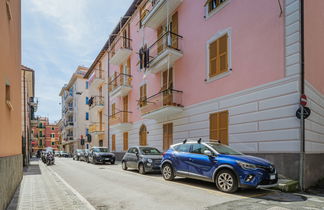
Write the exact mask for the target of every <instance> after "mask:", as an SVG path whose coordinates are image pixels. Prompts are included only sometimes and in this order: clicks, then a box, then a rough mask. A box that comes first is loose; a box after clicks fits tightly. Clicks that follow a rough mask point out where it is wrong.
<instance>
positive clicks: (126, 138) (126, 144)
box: [123, 132, 128, 151]
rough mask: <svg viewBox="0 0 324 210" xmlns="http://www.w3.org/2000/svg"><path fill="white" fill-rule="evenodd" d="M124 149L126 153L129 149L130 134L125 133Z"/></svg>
mask: <svg viewBox="0 0 324 210" xmlns="http://www.w3.org/2000/svg"><path fill="white" fill-rule="evenodd" d="M123 149H124V151H126V150H127V149H128V132H125V133H123Z"/></svg>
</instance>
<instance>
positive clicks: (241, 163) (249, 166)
mask: <svg viewBox="0 0 324 210" xmlns="http://www.w3.org/2000/svg"><path fill="white" fill-rule="evenodd" d="M236 162H237V164H239V166H241V168H243V169H256V166H255V165H254V164H251V163H246V162H242V161H239V160H237V161H236Z"/></svg>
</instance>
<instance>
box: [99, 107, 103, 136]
mask: <svg viewBox="0 0 324 210" xmlns="http://www.w3.org/2000/svg"><path fill="white" fill-rule="evenodd" d="M99 131H103V126H102V111H100V112H99Z"/></svg>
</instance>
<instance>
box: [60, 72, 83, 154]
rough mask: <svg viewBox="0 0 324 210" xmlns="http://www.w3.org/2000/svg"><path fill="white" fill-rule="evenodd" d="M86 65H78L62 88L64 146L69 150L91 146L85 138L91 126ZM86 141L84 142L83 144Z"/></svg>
mask: <svg viewBox="0 0 324 210" xmlns="http://www.w3.org/2000/svg"><path fill="white" fill-rule="evenodd" d="M87 70H88V69H87V68H86V67H82V66H78V68H77V69H76V71H75V72H74V73H73V75H72V77H71V79H70V81H69V83H68V84H66V85H64V87H63V88H62V89H61V92H60V96H61V98H62V100H61V104H62V119H61V120H62V121H63V122H64V123H63V124H64V128H63V129H62V134H61V135H62V146H63V148H64V149H65V151H67V152H74V150H76V149H81V148H87V147H89V145H88V143H86V142H85V141H84V140H85V138H86V135H87V133H88V127H89V110H88V103H89V96H88V87H89V85H88V81H86V80H85V79H84V78H83V77H84V75H85V73H86V72H87ZM83 143H84V144H83Z"/></svg>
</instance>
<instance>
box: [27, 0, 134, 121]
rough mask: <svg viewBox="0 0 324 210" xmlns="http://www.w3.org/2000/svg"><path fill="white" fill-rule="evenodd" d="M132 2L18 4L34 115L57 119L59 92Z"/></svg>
mask: <svg viewBox="0 0 324 210" xmlns="http://www.w3.org/2000/svg"><path fill="white" fill-rule="evenodd" d="M131 2H132V0H22V64H23V65H25V66H27V67H29V68H32V69H34V70H35V79H36V83H35V91H36V92H35V95H36V98H38V101H39V103H38V110H37V112H36V115H39V116H44V117H49V119H50V121H51V122H54V121H58V120H59V119H60V118H61V105H60V97H59V92H60V90H61V88H62V86H63V85H64V84H65V83H68V81H69V79H70V77H71V76H72V74H73V72H74V71H75V70H76V68H77V66H79V65H81V66H86V67H89V66H90V65H91V64H92V62H93V61H94V59H95V58H96V56H97V55H98V53H99V51H100V50H101V49H102V47H103V46H104V44H105V42H106V40H107V39H108V36H109V34H111V32H112V30H113V29H114V28H115V26H116V25H117V24H118V21H119V20H120V17H122V16H123V15H124V14H125V12H126V11H127V9H128V7H129V6H130V4H131Z"/></svg>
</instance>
